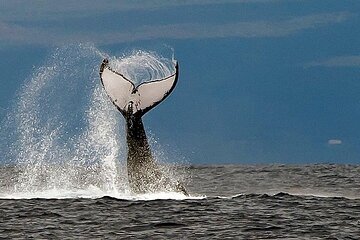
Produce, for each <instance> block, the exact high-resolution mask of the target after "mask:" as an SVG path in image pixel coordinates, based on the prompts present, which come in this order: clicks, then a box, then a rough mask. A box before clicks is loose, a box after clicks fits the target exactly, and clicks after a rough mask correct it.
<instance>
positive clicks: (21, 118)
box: [0, 44, 360, 239]
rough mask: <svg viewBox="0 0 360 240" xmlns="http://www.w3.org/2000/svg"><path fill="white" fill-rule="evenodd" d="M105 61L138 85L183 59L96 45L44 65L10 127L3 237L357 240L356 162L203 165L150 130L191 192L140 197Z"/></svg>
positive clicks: (2, 179)
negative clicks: (106, 83) (105, 81)
mask: <svg viewBox="0 0 360 240" xmlns="http://www.w3.org/2000/svg"><path fill="white" fill-rule="evenodd" d="M105 57H106V58H108V59H109V60H110V64H111V66H112V67H113V68H114V69H120V70H121V72H122V73H124V74H126V76H127V77H128V78H130V79H132V80H134V82H136V83H139V82H141V81H143V80H149V79H153V78H161V77H164V76H167V75H169V74H171V73H172V72H173V69H172V68H173V62H174V57H173V55H172V56H171V57H168V58H164V57H162V56H160V55H158V54H157V53H154V52H149V51H143V50H136V51H132V52H130V53H128V54H124V55H123V56H120V57H111V56H110V55H109V54H107V53H105V52H102V51H101V50H99V49H97V48H96V47H94V46H93V45H91V44H79V45H69V46H64V47H62V48H59V49H56V50H54V52H53V53H52V54H50V56H49V57H48V58H47V59H45V60H44V63H43V64H42V65H41V66H39V67H38V68H35V69H34V72H33V73H32V74H31V75H30V76H29V77H28V78H27V79H25V80H24V84H23V85H22V86H21V87H20V89H19V91H18V93H17V95H16V99H14V105H13V106H12V107H10V108H9V111H8V112H6V116H5V117H4V118H3V119H2V120H1V124H0V162H1V165H0V239H219V238H222V239H225V238H227V239H359V236H360V231H359V229H360V191H359V190H360V177H359V173H360V166H355V165H333V164H322V165H299V166H291V165H195V166H193V165H190V164H189V163H186V161H183V157H182V156H181V154H178V153H176V154H175V153H171V152H170V153H169V152H166V151H164V150H163V148H162V146H161V144H160V142H161V141H158V139H157V138H156V131H153V130H152V131H151V134H150V135H149V136H148V137H149V141H150V145H151V147H152V152H153V156H154V158H155V160H156V161H157V162H158V163H159V164H160V165H161V166H162V168H161V169H162V171H163V173H164V175H166V176H167V177H168V178H169V179H170V180H172V181H179V182H182V183H183V184H184V185H185V187H186V189H187V190H188V192H189V196H185V195H183V194H181V193H175V192H171V191H170V190H166V189H164V190H163V191H162V192H154V193H148V194H142V195H134V194H132V193H131V191H130V189H129V186H128V181H127V173H126V167H125V166H126V162H125V161H124V159H126V141H125V139H124V138H125V133H124V122H123V120H122V117H121V115H120V114H119V112H118V111H117V110H116V108H115V107H114V106H113V105H112V104H111V102H110V101H109V99H108V97H107V96H106V93H105V92H104V90H103V89H102V87H101V84H100V80H99V73H98V71H99V64H100V63H101V61H102V59H103V58H105ZM160 107H161V106H160ZM149 114H151V113H149ZM145 127H146V126H145ZM146 130H149V129H146ZM190 162H191V160H190ZM239 162H241V159H239Z"/></svg>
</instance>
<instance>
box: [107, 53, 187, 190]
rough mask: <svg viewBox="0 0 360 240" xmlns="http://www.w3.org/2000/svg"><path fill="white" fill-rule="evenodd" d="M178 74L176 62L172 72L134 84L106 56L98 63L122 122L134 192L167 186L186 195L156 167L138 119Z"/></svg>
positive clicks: (172, 85)
mask: <svg viewBox="0 0 360 240" xmlns="http://www.w3.org/2000/svg"><path fill="white" fill-rule="evenodd" d="M178 73H179V67H178V64H177V63H176V65H175V73H174V74H172V75H170V76H168V77H166V78H163V79H158V80H152V81H148V82H144V83H141V84H139V85H138V86H135V85H134V83H133V82H132V81H130V80H129V79H127V78H126V77H125V76H124V75H122V74H121V73H119V72H116V71H114V70H113V69H111V68H110V67H109V61H108V60H107V59H104V60H103V62H102V64H101V66H100V79H101V83H102V85H103V87H104V89H105V91H106V93H107V95H108V96H109V97H110V99H111V101H112V103H113V104H114V105H115V106H116V108H117V109H118V110H119V111H120V112H121V114H122V115H123V117H124V118H125V121H126V141H127V146H128V155H127V171H128V179H129V184H130V188H131V190H132V191H133V192H134V193H147V192H155V191H161V190H166V189H169V188H170V189H171V190H175V191H179V192H183V193H184V194H186V195H187V192H186V190H185V188H184V187H183V186H182V185H181V184H180V183H178V182H175V183H172V182H171V181H170V179H169V178H167V177H166V176H164V174H162V172H161V169H160V166H159V165H158V164H157V163H156V162H155V160H154V158H153V157H152V154H151V150H150V146H149V143H148V140H147V137H146V133H145V129H144V125H143V122H142V119H141V118H142V116H143V115H144V114H145V113H147V112H148V111H149V110H150V109H152V108H154V107H155V106H156V105H158V104H159V103H160V102H162V101H163V100H164V99H165V98H166V97H167V96H169V94H170V93H171V92H172V91H173V90H174V88H175V85H176V83H177V81H178Z"/></svg>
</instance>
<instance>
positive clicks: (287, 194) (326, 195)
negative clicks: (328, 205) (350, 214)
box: [215, 191, 360, 200]
mask: <svg viewBox="0 0 360 240" xmlns="http://www.w3.org/2000/svg"><path fill="white" fill-rule="evenodd" d="M240 197H270V198H274V197H275V198H279V197H314V198H345V199H349V200H356V199H360V196H355V195H354V196H349V195H343V194H337V193H310V192H291V191H289V192H283V191H278V192H273V191H272V192H267V193H239V194H234V195H231V196H216V197H215V198H218V199H236V198H240Z"/></svg>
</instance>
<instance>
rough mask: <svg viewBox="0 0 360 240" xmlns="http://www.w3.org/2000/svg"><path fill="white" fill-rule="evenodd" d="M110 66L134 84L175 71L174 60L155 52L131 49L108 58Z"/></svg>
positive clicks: (159, 77)
mask: <svg viewBox="0 0 360 240" xmlns="http://www.w3.org/2000/svg"><path fill="white" fill-rule="evenodd" d="M109 61H110V67H111V68H112V69H114V70H116V71H118V72H121V73H122V74H123V75H124V76H125V77H127V78H128V79H131V81H133V82H134V83H136V84H139V83H141V82H144V81H149V80H154V79H161V78H164V77H167V76H170V75H172V74H173V73H174V72H175V68H174V65H175V62H176V61H175V60H174V56H173V54H172V59H169V58H165V57H162V56H160V55H158V54H157V53H156V52H148V51H144V50H133V51H131V52H130V53H127V54H124V55H123V56H121V57H118V58H116V57H111V58H109Z"/></svg>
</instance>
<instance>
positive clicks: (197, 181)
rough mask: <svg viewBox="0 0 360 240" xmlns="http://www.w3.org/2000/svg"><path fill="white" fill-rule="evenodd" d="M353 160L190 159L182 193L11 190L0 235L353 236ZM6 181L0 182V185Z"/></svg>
mask: <svg viewBox="0 0 360 240" xmlns="http://www.w3.org/2000/svg"><path fill="white" fill-rule="evenodd" d="M359 172H360V166H352V165H334V164H321V165H299V166H291V165H216V166H211V165H209V166H208V165H201V166H191V167H190V169H189V171H188V174H189V177H192V180H191V181H190V182H188V184H187V186H186V187H187V189H188V191H189V193H190V196H184V195H182V194H179V193H171V192H168V193H153V194H145V195H131V194H130V193H114V192H113V193H108V194H106V193H104V192H103V193H102V194H101V193H100V192H97V191H96V189H95V187H94V189H77V190H75V189H73V191H65V190H57V189H55V188H54V189H49V190H48V191H43V192H41V191H39V192H32V193H24V192H23V193H11V192H9V188H8V186H7V184H10V182H11V179H14V178H15V179H16V175H17V174H18V173H16V171H15V170H14V168H12V167H2V168H1V175H0V176H1V179H0V180H1V190H0V197H1V199H0V213H1V214H0V238H1V239H359V236H360V191H359V190H360V177H359ZM4 183H7V184H4Z"/></svg>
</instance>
